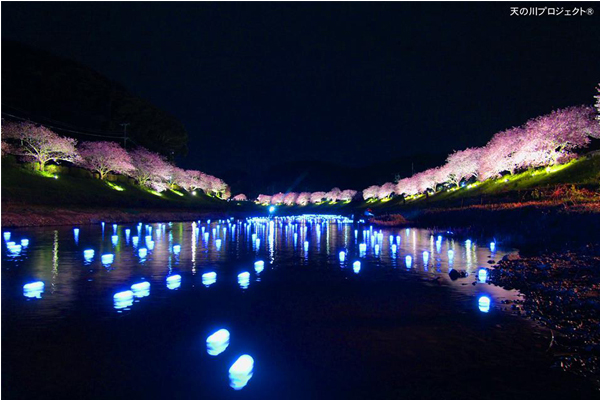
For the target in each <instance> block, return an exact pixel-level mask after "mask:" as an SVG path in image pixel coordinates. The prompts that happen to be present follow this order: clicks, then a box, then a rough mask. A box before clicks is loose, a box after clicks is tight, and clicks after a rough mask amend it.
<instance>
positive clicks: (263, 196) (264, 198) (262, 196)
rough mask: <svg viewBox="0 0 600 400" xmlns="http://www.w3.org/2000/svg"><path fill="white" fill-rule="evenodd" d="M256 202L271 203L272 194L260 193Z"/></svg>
mask: <svg viewBox="0 0 600 400" xmlns="http://www.w3.org/2000/svg"><path fill="white" fill-rule="evenodd" d="M256 202H257V203H259V204H263V205H268V204H271V196H269V195H267V194H259V195H258V197H257V198H256Z"/></svg>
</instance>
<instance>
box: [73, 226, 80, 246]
mask: <svg viewBox="0 0 600 400" xmlns="http://www.w3.org/2000/svg"><path fill="white" fill-rule="evenodd" d="M73 239H75V243H78V242H79V228H73Z"/></svg>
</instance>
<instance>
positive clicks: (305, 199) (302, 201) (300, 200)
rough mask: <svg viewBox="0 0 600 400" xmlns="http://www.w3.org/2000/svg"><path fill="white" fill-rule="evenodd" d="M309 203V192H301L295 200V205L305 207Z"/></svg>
mask: <svg viewBox="0 0 600 400" xmlns="http://www.w3.org/2000/svg"><path fill="white" fill-rule="evenodd" d="M309 202H310V192H301V193H300V194H298V197H297V198H296V204H299V205H301V206H305V205H307V204H308V203H309Z"/></svg>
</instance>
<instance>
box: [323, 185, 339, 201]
mask: <svg viewBox="0 0 600 400" xmlns="http://www.w3.org/2000/svg"><path fill="white" fill-rule="evenodd" d="M341 195H342V191H341V190H340V188H333V189H331V190H330V191H329V192H327V194H326V195H325V198H327V200H329V201H330V202H332V203H335V202H336V201H338V200H339V199H340V196H341Z"/></svg>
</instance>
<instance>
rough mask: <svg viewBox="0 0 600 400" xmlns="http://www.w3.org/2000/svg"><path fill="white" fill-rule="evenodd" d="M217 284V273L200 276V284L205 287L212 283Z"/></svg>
mask: <svg viewBox="0 0 600 400" xmlns="http://www.w3.org/2000/svg"><path fill="white" fill-rule="evenodd" d="M215 282H217V273H216V272H206V273H204V274H202V284H203V285H204V286H206V287H209V286H210V285H212V284H213V283H215Z"/></svg>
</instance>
